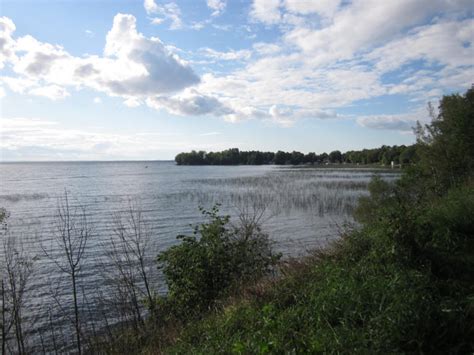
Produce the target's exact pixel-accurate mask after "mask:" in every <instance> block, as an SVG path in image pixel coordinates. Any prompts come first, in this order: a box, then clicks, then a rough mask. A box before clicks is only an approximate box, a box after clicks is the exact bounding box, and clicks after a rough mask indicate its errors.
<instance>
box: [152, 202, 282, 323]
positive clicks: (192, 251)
mask: <svg viewBox="0 0 474 355" xmlns="http://www.w3.org/2000/svg"><path fill="white" fill-rule="evenodd" d="M202 213H203V215H204V216H206V218H207V219H208V222H207V223H203V224H201V225H199V226H197V227H196V228H195V231H194V234H193V235H192V236H183V235H181V236H178V239H180V240H181V243H180V244H179V245H176V246H173V247H171V248H170V249H168V250H166V251H164V252H162V253H161V254H160V255H159V256H158V263H159V267H160V268H162V270H163V274H164V276H165V278H166V281H167V284H168V289H169V291H168V295H167V297H166V298H165V299H164V300H163V303H164V305H163V306H166V307H171V312H172V313H173V315H174V316H177V317H178V318H187V317H191V318H192V317H193V316H196V315H199V314H200V313H203V312H204V313H205V312H206V311H207V310H208V309H209V307H211V306H212V303H213V301H215V300H216V299H218V298H219V297H221V296H222V295H223V293H224V292H225V291H226V290H228V289H229V287H231V286H235V285H236V284H237V283H239V282H245V281H250V280H252V279H256V278H260V277H261V276H262V275H264V274H265V273H267V272H268V271H269V270H270V269H271V268H272V267H273V266H274V265H275V263H276V262H277V260H278V259H279V255H276V254H275V253H273V251H272V249H271V243H270V241H269V239H268V236H267V235H266V234H265V233H263V232H262V231H261V229H260V227H259V225H258V224H256V223H246V222H245V221H244V222H243V223H241V224H240V225H238V226H231V225H230V223H229V216H220V215H219V209H218V206H214V207H213V208H212V209H211V210H210V211H206V210H202Z"/></svg>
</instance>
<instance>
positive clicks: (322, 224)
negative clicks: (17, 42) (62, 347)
mask: <svg viewBox="0 0 474 355" xmlns="http://www.w3.org/2000/svg"><path fill="white" fill-rule="evenodd" d="M377 173H378V174H379V175H381V176H382V177H383V178H385V179H394V178H396V177H397V174H396V173H393V172H390V171H384V172H377ZM373 175H374V171H370V170H366V169H360V170H354V169H327V168H323V169H314V168H288V167H275V166H229V167H223V166H176V165H175V164H174V163H173V162H74V163H8V164H7V163H4V164H0V183H1V184H0V207H4V208H6V209H7V210H8V212H9V214H10V217H9V219H8V226H9V230H10V232H11V233H12V235H14V236H15V237H16V238H18V239H19V240H22V241H23V245H24V246H25V249H26V250H27V251H28V252H29V253H30V254H31V255H34V256H36V258H35V266H34V275H33V276H34V277H33V278H32V282H31V283H30V289H29V290H30V291H29V292H30V293H29V296H30V297H28V307H27V312H26V314H25V316H26V320H27V322H26V323H27V324H26V325H27V327H28V330H29V331H30V333H31V334H30V343H31V342H33V343H38V336H39V334H41V336H42V337H43V338H44V342H46V343H48V342H51V339H50V337H51V334H49V333H50V332H49V331H48V329H49V328H50V323H49V320H48V318H49V316H51V318H52V319H53V320H54V322H56V323H57V324H59V325H58V327H61V324H64V323H68V321H67V320H65V319H64V318H63V317H61V316H60V315H62V314H64V313H65V312H66V313H67V309H68V307H69V308H70V306H71V304H70V302H69V301H68V299H69V298H68V295H69V293H68V292H69V290H70V286H69V284H68V283H67V279H64V277H63V276H61V274H60V273H59V272H58V270H57V268H55V266H54V264H53V263H52V262H51V261H50V260H49V259H48V258H46V257H45V255H44V252H43V251H42V247H43V248H52V252H53V253H55V252H58V250H57V249H55V248H54V246H52V245H51V244H50V243H49V240H51V236H52V235H53V234H52V233H53V232H52V231H53V227H54V221H55V215H56V213H57V208H58V201H59V199H60V198H61V196H64V193H65V191H67V193H68V195H69V197H70V199H71V203H72V204H74V205H80V206H82V207H84V208H85V211H86V213H87V217H88V220H89V222H90V223H91V225H92V226H93V238H92V239H91V240H90V243H89V244H88V248H87V254H86V258H85V259H84V260H85V265H84V268H83V272H82V276H81V279H80V286H81V292H82V293H83V295H85V297H86V299H87V297H88V295H92V294H93V293H94V292H95V293H96V292H97V289H103V290H104V292H106V286H105V285H104V284H103V282H102V279H101V272H100V271H101V270H99V269H100V268H103V266H101V267H100V268H99V266H98V262H97V260H99V259H100V257H101V255H103V252H104V250H103V249H104V245H106V244H107V242H108V241H109V240H110V238H111V237H113V217H114V215H116V214H117V213H120V212H121V211H125V210H126V209H127V208H128V207H129V205H130V203H133V204H134V205H138V206H139V207H140V208H141V210H142V211H143V213H144V215H145V218H146V220H147V223H149V225H150V228H151V230H152V232H153V233H152V240H151V242H152V244H151V245H150V248H149V251H150V253H149V255H150V260H149V266H150V272H152V273H153V281H154V285H155V288H156V289H157V290H158V291H159V292H165V290H166V286H165V285H164V284H163V282H162V278H161V277H160V275H159V274H158V273H157V272H156V271H155V270H156V267H155V265H154V260H153V259H154V257H155V256H156V255H157V254H158V253H159V252H160V251H162V250H165V249H167V248H168V247H170V246H171V245H173V244H175V243H177V241H176V236H177V235H179V234H186V233H192V230H193V227H192V226H193V225H195V224H197V223H200V222H202V221H203V218H202V215H201V213H200V212H199V209H198V207H199V206H202V207H204V208H210V207H212V205H213V204H215V203H221V211H222V213H225V214H229V215H231V216H233V217H234V218H235V217H236V216H237V215H238V213H239V211H242V210H244V209H246V210H252V208H253V207H255V206H257V207H258V208H261V206H265V215H264V218H263V219H262V223H263V229H264V231H265V232H267V233H268V234H269V235H270V238H271V239H272V241H273V242H274V247H275V249H276V250H278V251H281V252H282V253H283V254H284V255H287V256H288V255H292V256H295V255H300V254H303V253H304V252H305V251H306V250H308V249H311V248H314V247H318V246H324V245H325V244H326V243H327V242H328V241H330V240H332V239H334V238H336V237H337V235H338V233H339V232H340V230H341V228H342V227H343V225H344V224H346V223H351V222H352V218H351V211H352V209H353V207H354V206H355V204H356V202H357V199H358V197H359V196H361V195H363V194H366V193H367V184H368V182H369V180H370V178H371V177H372V176H373ZM48 250H49V249H48ZM52 293H56V294H57V295H58V297H59V299H60V300H61V303H62V304H63V306H62V307H66V310H60V309H58V305H57V303H56V302H55V301H54V300H53V299H52V297H51V294H52ZM31 296H33V297H31ZM90 298H92V296H90ZM84 303H86V302H84ZM89 303H91V302H89ZM92 303H93V302H92ZM94 306H95V305H94V304H91V305H90V306H89V307H87V309H83V310H82V312H84V313H87V312H89V314H93V313H94V312H95V311H94V310H92V311H91V307H94ZM85 317H86V316H84V318H85ZM61 322H62V323H61ZM56 323H55V324H56ZM65 328H67V327H65ZM58 332H59V331H58ZM57 337H58V338H61V339H59V340H58V341H63V342H65V343H68V342H70V341H71V340H70V331H68V330H67V329H61V331H60V332H59V333H58V335H57ZM36 345H38V344H36Z"/></svg>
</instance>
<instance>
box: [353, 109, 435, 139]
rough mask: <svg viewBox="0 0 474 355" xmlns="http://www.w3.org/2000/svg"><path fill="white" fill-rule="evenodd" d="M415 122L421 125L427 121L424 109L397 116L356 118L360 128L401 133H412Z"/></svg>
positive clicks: (426, 112)
mask: <svg viewBox="0 0 474 355" xmlns="http://www.w3.org/2000/svg"><path fill="white" fill-rule="evenodd" d="M417 121H419V122H421V123H426V122H427V121H429V115H428V111H427V110H426V109H424V110H423V109H419V110H417V111H414V112H411V113H406V114H399V115H371V116H361V117H358V118H357V123H358V124H359V125H360V126H362V127H367V128H373V129H384V130H395V131H400V132H403V133H411V132H413V128H414V127H415V126H416V122H417Z"/></svg>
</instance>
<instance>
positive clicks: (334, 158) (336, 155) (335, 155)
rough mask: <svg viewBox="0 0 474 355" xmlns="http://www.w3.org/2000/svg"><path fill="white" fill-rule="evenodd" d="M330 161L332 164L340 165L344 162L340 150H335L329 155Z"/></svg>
mask: <svg viewBox="0 0 474 355" xmlns="http://www.w3.org/2000/svg"><path fill="white" fill-rule="evenodd" d="M329 161H330V162H331V163H340V162H341V161H342V154H341V152H340V151H339V150H334V151H332V152H331V153H329Z"/></svg>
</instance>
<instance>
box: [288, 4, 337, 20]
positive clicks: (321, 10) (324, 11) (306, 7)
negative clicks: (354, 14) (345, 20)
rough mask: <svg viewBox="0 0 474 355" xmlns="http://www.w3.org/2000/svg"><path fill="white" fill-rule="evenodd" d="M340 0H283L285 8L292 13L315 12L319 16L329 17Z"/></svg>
mask: <svg viewBox="0 0 474 355" xmlns="http://www.w3.org/2000/svg"><path fill="white" fill-rule="evenodd" d="M340 2H341V0H317V1H304V0H303V1H302V0H285V3H284V5H285V8H286V9H287V10H288V11H290V12H293V13H297V14H303V15H308V14H311V13H317V14H319V15H321V16H326V17H331V16H332V15H333V14H334V13H335V12H336V10H337V9H338V7H339V4H340Z"/></svg>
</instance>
